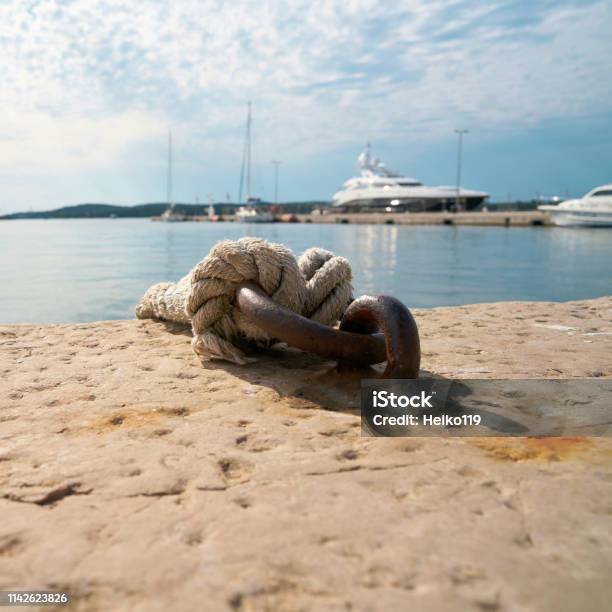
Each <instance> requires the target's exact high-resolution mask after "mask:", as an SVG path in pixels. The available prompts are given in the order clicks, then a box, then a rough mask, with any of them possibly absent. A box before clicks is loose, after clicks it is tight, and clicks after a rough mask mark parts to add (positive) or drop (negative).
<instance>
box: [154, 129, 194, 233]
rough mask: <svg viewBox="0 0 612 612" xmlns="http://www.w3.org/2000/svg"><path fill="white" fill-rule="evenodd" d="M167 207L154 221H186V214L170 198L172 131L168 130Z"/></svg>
mask: <svg viewBox="0 0 612 612" xmlns="http://www.w3.org/2000/svg"><path fill="white" fill-rule="evenodd" d="M167 180H168V198H167V202H168V208H166V210H164V212H163V213H162V214H161V215H160V216H159V217H156V218H155V219H154V220H155V221H164V222H165V223H182V222H183V221H187V215H186V214H185V213H182V212H180V211H178V210H177V209H176V205H175V204H174V199H173V198H172V132H170V131H169V130H168V179H167Z"/></svg>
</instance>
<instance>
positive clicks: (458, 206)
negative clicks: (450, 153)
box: [455, 129, 469, 212]
mask: <svg viewBox="0 0 612 612" xmlns="http://www.w3.org/2000/svg"><path fill="white" fill-rule="evenodd" d="M468 131H469V130H464V129H457V130H455V134H457V135H458V136H459V142H458V143H457V192H456V195H455V210H456V211H457V212H459V211H460V210H461V197H460V195H459V194H460V189H461V157H462V155H463V135H464V134H467V133H468Z"/></svg>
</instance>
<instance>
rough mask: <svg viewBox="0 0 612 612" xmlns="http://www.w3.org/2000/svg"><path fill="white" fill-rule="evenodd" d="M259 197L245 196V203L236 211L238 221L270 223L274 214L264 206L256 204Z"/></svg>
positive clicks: (258, 201)
mask: <svg viewBox="0 0 612 612" xmlns="http://www.w3.org/2000/svg"><path fill="white" fill-rule="evenodd" d="M260 202H261V200H259V198H247V205H246V206H242V207H241V208H239V209H238V210H237V211H236V218H237V219H238V221H242V222H244V223H272V221H274V215H273V214H272V213H271V212H270V211H269V210H268V209H267V208H265V207H262V206H258V204H259V203H260Z"/></svg>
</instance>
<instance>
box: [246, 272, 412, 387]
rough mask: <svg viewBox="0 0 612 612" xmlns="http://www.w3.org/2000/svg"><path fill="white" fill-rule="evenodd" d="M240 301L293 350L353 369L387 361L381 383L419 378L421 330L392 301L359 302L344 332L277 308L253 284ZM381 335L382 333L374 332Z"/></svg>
mask: <svg viewBox="0 0 612 612" xmlns="http://www.w3.org/2000/svg"><path fill="white" fill-rule="evenodd" d="M236 302H237V305H238V308H239V309H240V311H241V312H242V313H243V314H244V315H246V316H247V317H248V318H249V319H251V320H252V321H253V323H255V324H256V325H257V326H258V327H260V328H261V329H263V330H264V331H265V332H266V333H268V334H270V336H272V337H274V338H276V339H278V340H280V341H281V342H286V343H287V344H288V345H289V346H293V347H295V348H299V349H301V350H303V351H307V352H309V353H315V354H317V355H320V356H322V357H326V358H328V359H336V360H337V361H340V362H346V363H349V364H354V365H371V364H375V363H382V362H383V361H386V362H387V367H386V369H385V371H384V373H383V375H382V377H383V378H418V376H419V366H420V363H421V347H420V342H419V331H418V328H417V325H416V322H415V320H414V318H413V317H412V315H411V314H410V311H409V310H408V309H407V308H406V307H405V306H404V305H403V304H402V303H401V302H400V301H399V300H397V299H395V298H393V297H389V296H386V295H380V296H368V295H364V296H361V297H359V298H357V299H356V300H354V301H353V302H352V303H351V304H350V305H349V307H348V308H347V310H346V312H345V313H344V315H343V317H342V321H341V322H340V329H335V328H333V327H329V326H327V325H321V324H320V323H317V322H316V321H312V320H311V319H307V318H306V317H303V316H301V315H299V314H297V313H295V312H293V311H291V310H289V309H288V308H285V307H283V306H280V305H278V304H276V303H275V302H274V301H273V300H272V299H271V298H270V296H269V295H268V294H267V293H266V292H265V291H264V290H263V289H262V288H261V287H260V286H259V285H257V284H256V283H253V282H245V283H241V284H240V285H238V290H237V292H236ZM378 330H380V331H382V332H383V333H382V334H380V333H374V332H376V331H378Z"/></svg>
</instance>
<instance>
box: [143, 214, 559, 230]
mask: <svg viewBox="0 0 612 612" xmlns="http://www.w3.org/2000/svg"><path fill="white" fill-rule="evenodd" d="M152 220H153V221H162V220H163V219H162V218H161V217H153V218H152ZM183 221H187V222H189V221H191V222H194V221H195V222H204V223H206V222H211V221H213V222H230V223H236V222H238V219H237V218H236V216H235V215H223V216H222V217H221V216H218V217H215V218H213V219H210V218H209V217H207V216H204V215H201V216H200V215H193V216H188V217H186V218H185V219H183ZM274 221H275V222H277V223H339V224H353V225H473V226H491V227H530V226H550V225H551V223H550V220H549V218H548V215H547V214H546V213H543V212H541V211H539V210H527V211H486V212H460V213H451V212H402V213H376V212H360V213H334V212H331V211H330V212H327V213H326V214H312V213H310V214H300V215H294V214H283V215H276V216H275V217H274Z"/></svg>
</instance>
